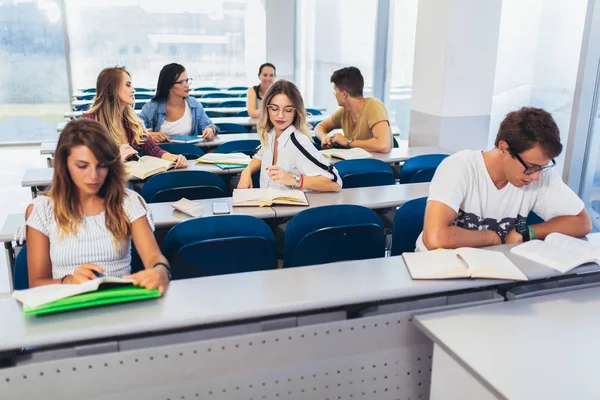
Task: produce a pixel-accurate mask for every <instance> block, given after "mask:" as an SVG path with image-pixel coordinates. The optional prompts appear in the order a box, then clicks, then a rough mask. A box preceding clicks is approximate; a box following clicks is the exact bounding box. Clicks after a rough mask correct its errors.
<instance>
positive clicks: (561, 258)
mask: <svg viewBox="0 0 600 400" xmlns="http://www.w3.org/2000/svg"><path fill="white" fill-rule="evenodd" d="M510 252H511V253H513V254H516V255H519V256H522V257H525V258H527V259H529V260H531V261H535V262H537V263H540V264H542V265H545V266H547V267H550V268H553V269H555V270H557V271H560V272H567V271H570V270H571V269H573V268H575V267H578V266H580V265H582V264H586V263H590V262H593V263H596V264H599V265H600V248H597V247H594V246H593V245H591V244H590V243H588V242H586V241H584V240H581V239H577V238H574V237H571V236H567V235H563V234H562V233H551V234H549V235H548V236H546V239H545V240H532V241H530V242H525V243H523V244H520V245H518V246H515V247H513V248H512V249H510Z"/></svg>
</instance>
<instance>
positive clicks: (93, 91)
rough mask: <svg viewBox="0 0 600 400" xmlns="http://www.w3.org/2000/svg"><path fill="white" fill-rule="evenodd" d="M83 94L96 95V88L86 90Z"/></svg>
mask: <svg viewBox="0 0 600 400" xmlns="http://www.w3.org/2000/svg"><path fill="white" fill-rule="evenodd" d="M82 92H83V93H96V88H87V89H83V90H82Z"/></svg>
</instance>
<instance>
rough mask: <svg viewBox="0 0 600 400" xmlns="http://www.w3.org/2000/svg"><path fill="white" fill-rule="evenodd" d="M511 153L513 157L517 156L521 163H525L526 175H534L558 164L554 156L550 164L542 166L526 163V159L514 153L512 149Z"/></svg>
mask: <svg viewBox="0 0 600 400" xmlns="http://www.w3.org/2000/svg"><path fill="white" fill-rule="evenodd" d="M511 154H512V155H513V157H515V158H516V159H517V160H519V162H520V163H521V164H523V167H525V171H523V173H524V174H525V175H533V174H535V173H536V172H542V171H543V170H545V169H548V168H552V167H554V166H555V165H556V161H554V158H553V159H552V160H551V162H550V164H548V165H544V166H540V165H527V164H526V163H525V161H523V159H522V158H521V156H520V155H518V154H517V153H513V152H512V151H511Z"/></svg>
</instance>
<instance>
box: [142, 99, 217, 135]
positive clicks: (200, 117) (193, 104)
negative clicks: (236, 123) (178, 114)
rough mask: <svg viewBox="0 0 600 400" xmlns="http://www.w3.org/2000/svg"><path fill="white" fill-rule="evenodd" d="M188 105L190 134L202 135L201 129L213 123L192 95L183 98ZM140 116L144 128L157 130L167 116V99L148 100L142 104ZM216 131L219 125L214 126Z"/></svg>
mask: <svg viewBox="0 0 600 400" xmlns="http://www.w3.org/2000/svg"><path fill="white" fill-rule="evenodd" d="M185 100H186V101H187V103H188V105H189V106H190V111H191V113H192V132H191V133H190V135H192V136H196V135H202V131H203V130H204V129H205V128H206V127H207V126H211V125H213V123H212V121H211V120H210V118H208V116H207V115H206V112H205V111H204V107H202V104H201V103H200V102H199V101H198V100H196V98H194V97H191V96H190V97H187V98H186V99H185ZM140 118H141V119H142V121H144V125H145V126H146V129H148V130H149V131H151V132H159V131H160V127H161V126H162V124H163V122H165V119H166V118H167V100H162V101H154V100H152V101H149V102H147V103H146V104H144V107H143V108H142V112H141V113H140ZM215 128H216V129H217V133H219V127H217V126H215Z"/></svg>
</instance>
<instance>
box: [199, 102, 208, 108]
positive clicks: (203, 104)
mask: <svg viewBox="0 0 600 400" xmlns="http://www.w3.org/2000/svg"><path fill="white" fill-rule="evenodd" d="M200 104H202V108H210V104H208V103H203V102H200Z"/></svg>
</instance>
